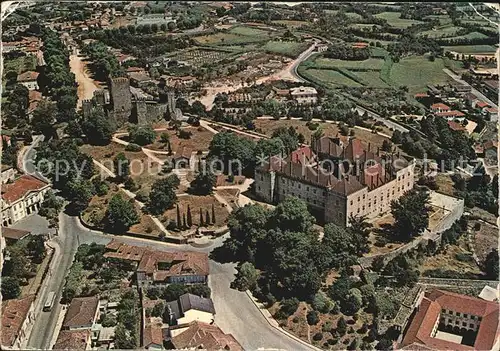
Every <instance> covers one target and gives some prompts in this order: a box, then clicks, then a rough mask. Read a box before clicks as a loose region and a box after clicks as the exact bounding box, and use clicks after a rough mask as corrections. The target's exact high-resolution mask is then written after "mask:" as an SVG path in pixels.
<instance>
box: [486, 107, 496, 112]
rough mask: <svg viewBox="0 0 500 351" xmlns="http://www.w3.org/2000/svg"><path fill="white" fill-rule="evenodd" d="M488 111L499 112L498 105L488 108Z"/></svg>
mask: <svg viewBox="0 0 500 351" xmlns="http://www.w3.org/2000/svg"><path fill="white" fill-rule="evenodd" d="M486 111H488V112H489V113H498V109H497V108H496V107H490V108H487V109H486Z"/></svg>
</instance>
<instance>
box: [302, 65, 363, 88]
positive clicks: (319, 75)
mask: <svg viewBox="0 0 500 351" xmlns="http://www.w3.org/2000/svg"><path fill="white" fill-rule="evenodd" d="M306 73H307V74H308V75H309V76H310V77H311V78H312V79H313V80H317V81H320V82H322V83H324V84H327V85H329V86H331V87H339V86H348V87H360V86H362V85H361V84H359V83H358V82H356V81H354V80H352V79H351V78H349V77H347V76H345V75H344V74H342V73H340V72H338V71H335V70H333V69H308V70H306Z"/></svg>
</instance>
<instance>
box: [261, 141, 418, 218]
mask: <svg viewBox="0 0 500 351" xmlns="http://www.w3.org/2000/svg"><path fill="white" fill-rule="evenodd" d="M311 144H312V146H311V147H309V146H303V147H300V148H298V149H297V150H295V151H293V152H292V153H290V154H289V155H288V156H286V157H281V156H279V155H274V156H270V157H269V160H268V162H265V164H264V165H261V166H260V167H258V168H257V169H256V171H255V193H256V195H257V196H258V197H259V198H261V199H263V200H264V201H266V202H269V203H277V202H280V201H282V200H283V199H285V198H286V197H288V196H296V197H298V198H300V199H302V200H304V201H305V202H306V203H307V205H308V207H309V208H310V210H311V212H312V213H313V214H315V215H316V216H317V217H318V218H319V219H320V220H323V221H324V222H335V223H338V224H342V225H344V226H349V218H350V216H362V215H364V216H366V217H368V218H373V217H376V216H378V215H380V214H382V213H385V212H389V211H390V206H391V201H392V200H397V199H398V198H399V197H401V196H402V195H403V194H404V193H405V192H406V191H408V190H410V189H412V188H413V184H414V179H413V178H414V166H415V163H414V160H413V159H407V158H405V157H403V156H401V155H400V154H399V153H398V154H394V153H383V152H381V151H380V150H379V149H377V150H372V149H371V146H370V144H369V145H368V146H367V147H366V146H365V145H363V143H362V142H361V141H360V140H359V139H356V138H353V137H344V136H336V137H326V136H324V137H321V138H319V139H317V140H313V141H312V143H311Z"/></svg>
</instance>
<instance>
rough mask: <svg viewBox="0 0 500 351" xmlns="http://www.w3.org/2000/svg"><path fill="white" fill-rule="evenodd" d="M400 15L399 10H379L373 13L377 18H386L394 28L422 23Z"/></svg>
mask: <svg viewBox="0 0 500 351" xmlns="http://www.w3.org/2000/svg"><path fill="white" fill-rule="evenodd" d="M400 16H401V14H400V13H399V12H381V13H377V14H376V15H375V17H377V18H382V19H385V20H387V23H389V25H390V26H392V27H396V28H407V27H409V26H411V25H413V24H418V23H422V22H421V21H416V20H411V19H403V18H399V17H400Z"/></svg>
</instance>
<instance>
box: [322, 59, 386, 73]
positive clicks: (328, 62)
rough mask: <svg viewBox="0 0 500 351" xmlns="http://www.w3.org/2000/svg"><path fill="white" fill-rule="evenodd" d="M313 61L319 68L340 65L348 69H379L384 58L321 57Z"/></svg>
mask: <svg viewBox="0 0 500 351" xmlns="http://www.w3.org/2000/svg"><path fill="white" fill-rule="evenodd" d="M314 62H315V64H316V66H318V67H321V68H332V67H341V68H347V69H350V70H358V69H361V70H379V69H381V68H382V65H383V64H384V60H382V59H379V58H369V59H367V60H363V61H347V60H339V59H330V58H324V57H322V58H318V59H316V60H315V61H314Z"/></svg>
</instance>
